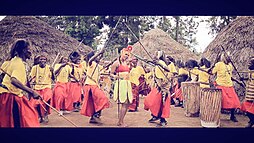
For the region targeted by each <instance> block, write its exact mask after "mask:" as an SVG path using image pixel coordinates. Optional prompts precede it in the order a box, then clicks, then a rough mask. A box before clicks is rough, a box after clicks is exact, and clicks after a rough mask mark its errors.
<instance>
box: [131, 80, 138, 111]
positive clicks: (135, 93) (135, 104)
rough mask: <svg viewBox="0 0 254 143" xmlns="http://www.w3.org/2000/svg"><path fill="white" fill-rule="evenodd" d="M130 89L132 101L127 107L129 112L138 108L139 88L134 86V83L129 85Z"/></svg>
mask: <svg viewBox="0 0 254 143" xmlns="http://www.w3.org/2000/svg"><path fill="white" fill-rule="evenodd" d="M131 88H132V96H133V100H132V103H131V104H130V105H129V110H133V111H134V110H136V108H138V106H139V92H138V91H139V86H136V85H135V84H134V83H131Z"/></svg>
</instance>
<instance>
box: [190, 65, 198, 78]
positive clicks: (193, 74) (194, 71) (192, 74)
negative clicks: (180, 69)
mask: <svg viewBox="0 0 254 143" xmlns="http://www.w3.org/2000/svg"><path fill="white" fill-rule="evenodd" d="M198 73H199V70H198V68H197V67H194V68H193V69H192V70H190V77H191V81H196V79H197V76H198Z"/></svg>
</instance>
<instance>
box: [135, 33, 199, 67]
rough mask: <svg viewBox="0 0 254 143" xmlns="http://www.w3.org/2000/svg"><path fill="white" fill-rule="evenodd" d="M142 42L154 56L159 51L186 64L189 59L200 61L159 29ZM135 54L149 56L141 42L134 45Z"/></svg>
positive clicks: (146, 35)
mask: <svg viewBox="0 0 254 143" xmlns="http://www.w3.org/2000/svg"><path fill="white" fill-rule="evenodd" d="M140 42H141V43H142V44H143V45H144V47H145V48H146V50H147V51H148V53H149V54H150V55H152V56H154V55H155V54H156V52H157V51H159V50H163V51H164V52H165V54H166V55H170V56H172V57H173V58H174V59H175V60H182V61H184V62H185V61H187V60H189V59H194V60H198V56H197V55H195V54H194V53H193V52H191V51H190V50H189V49H188V48H186V47H184V46H183V45H181V44H180V43H178V42H176V41H175V40H174V39H173V38H171V37H170V36H169V34H167V33H166V32H164V31H163V30H161V29H158V28H156V29H152V30H150V31H148V32H147V33H146V34H145V35H144V38H142V39H141V40H140ZM133 53H136V54H137V55H140V56H142V57H146V58H148V55H147V54H146V52H145V51H144V49H143V48H142V47H141V45H140V43H139V42H137V43H135V44H134V45H133Z"/></svg>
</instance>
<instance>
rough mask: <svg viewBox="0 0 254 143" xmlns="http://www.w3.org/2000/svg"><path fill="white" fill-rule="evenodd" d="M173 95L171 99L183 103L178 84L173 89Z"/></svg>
mask: <svg viewBox="0 0 254 143" xmlns="http://www.w3.org/2000/svg"><path fill="white" fill-rule="evenodd" d="M174 93H175V95H174V96H173V98H175V99H179V100H180V101H183V93H182V88H178V84H177V85H176V86H175V88H174Z"/></svg>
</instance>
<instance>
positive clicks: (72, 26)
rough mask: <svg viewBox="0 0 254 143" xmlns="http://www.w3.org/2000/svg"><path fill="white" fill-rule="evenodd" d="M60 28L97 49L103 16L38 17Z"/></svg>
mask: <svg viewBox="0 0 254 143" xmlns="http://www.w3.org/2000/svg"><path fill="white" fill-rule="evenodd" d="M37 18H39V19H41V20H43V21H45V22H47V23H48V24H50V25H51V26H53V27H55V28H56V29H58V30H61V31H63V32H64V33H66V34H68V35H70V36H71V37H73V38H75V39H77V40H78V41H82V43H84V44H85V45H88V46H90V47H93V48H94V49H97V47H95V46H96V44H95V37H97V36H99V35H100V34H101V32H100V29H101V28H102V27H103V20H104V17H103V16H43V17H37Z"/></svg>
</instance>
